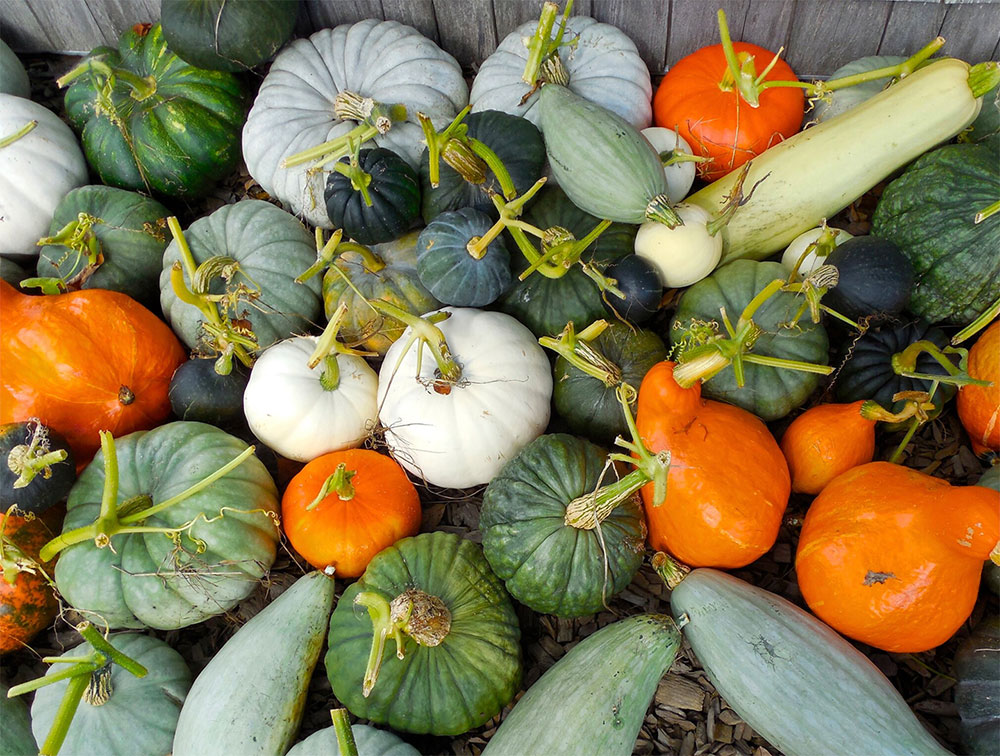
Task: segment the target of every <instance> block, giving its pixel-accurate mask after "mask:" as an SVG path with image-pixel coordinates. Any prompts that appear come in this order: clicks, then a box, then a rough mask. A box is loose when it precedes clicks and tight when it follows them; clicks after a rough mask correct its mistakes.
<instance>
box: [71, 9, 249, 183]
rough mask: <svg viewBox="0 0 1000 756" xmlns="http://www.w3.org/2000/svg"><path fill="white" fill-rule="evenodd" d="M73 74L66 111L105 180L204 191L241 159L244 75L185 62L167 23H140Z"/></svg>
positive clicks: (86, 152) (105, 181)
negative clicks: (166, 33) (171, 44)
mask: <svg viewBox="0 0 1000 756" xmlns="http://www.w3.org/2000/svg"><path fill="white" fill-rule="evenodd" d="M94 61H96V62H97V64H96V66H95V65H94ZM87 66H91V67H90V68H89V70H88V69H87V68H86V67H87ZM107 66H110V67H111V71H112V72H113V75H111V76H110V77H109V76H108V73H109V72H108V69H107ZM71 73H77V75H76V76H75V78H74V80H73V83H72V84H71V85H70V88H69V89H68V90H67V92H66V115H67V116H68V117H69V121H70V123H71V124H72V125H73V127H74V128H76V129H77V130H78V131H82V132H83V138H82V141H83V151H84V154H85V155H86V156H87V162H88V163H90V166H91V167H92V168H93V169H94V170H95V171H96V172H97V174H98V176H100V178H101V181H102V182H103V183H105V184H108V185H109V186H118V187H121V188H123V189H134V190H136V191H147V192H148V191H154V192H159V193H161V194H165V195H167V196H170V197H188V196H198V195H202V194H204V193H205V192H207V191H208V190H209V188H210V187H211V186H212V184H214V183H215V182H216V181H218V180H219V179H221V178H223V177H224V176H225V175H226V174H228V173H230V172H231V171H233V170H234V169H235V168H236V166H237V164H238V163H239V158H240V130H241V128H242V127H243V121H244V118H245V116H246V108H245V105H244V96H243V89H242V86H241V85H240V82H239V80H237V79H236V78H235V77H234V76H233V75H232V74H229V73H222V72H218V71H205V70H203V69H200V68H195V67H194V66H190V65H188V64H187V63H185V62H184V61H183V60H181V59H180V58H179V57H177V56H176V55H175V54H174V53H172V52H171V51H170V50H169V49H167V45H166V40H165V39H164V38H163V33H162V31H161V29H160V25H159V24H155V25H154V26H152V27H149V28H147V27H144V26H142V25H136V26H134V27H132V28H131V29H129V30H128V31H127V32H125V34H123V35H122V37H121V39H120V40H119V41H118V49H117V50H115V49H113V48H109V47H98V48H96V49H94V50H92V51H91V53H90V56H89V58H88V59H87V61H85V62H84V63H83V64H81V68H78V69H74V72H71ZM108 82H111V84H110V86H108Z"/></svg>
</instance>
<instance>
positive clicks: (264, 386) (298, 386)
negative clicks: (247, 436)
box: [243, 336, 378, 462]
mask: <svg viewBox="0 0 1000 756" xmlns="http://www.w3.org/2000/svg"><path fill="white" fill-rule="evenodd" d="M318 341H319V339H317V338H316V337H315V336H297V337H295V338H292V339H287V340H285V341H282V342H279V343H277V344H275V345H274V346H271V347H269V348H268V349H266V350H265V351H264V353H263V354H262V355H261V356H260V357H259V358H258V360H257V362H256V363H255V364H254V366H253V371H252V372H251V373H250V382H249V383H248V384H247V387H246V391H244V392H243V411H244V413H245V414H246V418H247V423H248V424H249V425H250V430H252V431H253V432H254V435H255V436H257V438H259V439H260V440H261V441H263V442H264V443H265V444H267V445H268V446H269V447H271V448H272V449H274V451H276V452H278V454H280V455H281V456H283V457H287V458H288V459H294V460H297V461H299V462H308V461H309V460H311V459H315V458H316V457H318V456H320V455H321V454H326V453H327V452H332V451H340V450H341V449H351V448H354V447H356V446H360V445H361V442H362V441H364V440H365V438H367V436H368V434H369V432H370V431H371V430H372V429H373V428H374V427H375V424H376V422H377V417H378V406H377V404H376V391H377V388H378V377H377V376H376V375H375V371H374V370H372V368H371V367H369V365H368V363H367V362H365V361H364V359H362V358H361V357H355V356H354V355H350V354H338V355H331V357H330V359H334V360H336V364H337V371H336V372H337V377H336V379H335V385H331V382H330V381H329V380H328V379H326V378H325V377H324V376H325V371H327V365H326V363H325V361H320V363H319V364H318V365H317V366H316V367H314V368H310V367H309V365H308V362H309V358H310V356H311V355H312V353H313V350H315V348H316V344H317V343H318ZM327 386H331V387H330V388H327Z"/></svg>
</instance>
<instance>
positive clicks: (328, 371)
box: [306, 302, 377, 391]
mask: <svg viewBox="0 0 1000 756" xmlns="http://www.w3.org/2000/svg"><path fill="white" fill-rule="evenodd" d="M346 317H347V303H346V302H341V303H340V305H339V306H338V307H337V309H336V311H335V312H334V313H333V317H332V318H330V322H329V323H327V324H326V328H324V329H323V333H322V334H321V335H320V337H319V339H317V340H316V348H315V349H314V350H313V352H312V354H311V355H309V361H308V362H307V363H306V365H307V366H308V367H309V369H310V370H313V369H315V368H316V367H317V366H318V365H319V363H320V362H322V363H323V372H322V374H321V375H320V378H319V383H320V385H321V386H322V387H323V390H324V391H336V390H337V388H338V387H339V386H340V364H339V363H338V362H337V356H338V355H341V354H347V355H354V356H356V357H375V356H377V355H376V354H375V353H374V352H365V351H362V350H360V349H352V348H351V347H348V346H345V345H344V344H342V343H341V342H339V341H338V340H337V334H338V333H339V332H340V328H341V326H343V324H344V319H345V318H346Z"/></svg>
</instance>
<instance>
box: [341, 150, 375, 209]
mask: <svg viewBox="0 0 1000 756" xmlns="http://www.w3.org/2000/svg"><path fill="white" fill-rule="evenodd" d="M348 148H349V149H350V150H351V153H350V156H349V160H348V162H346V163H344V162H341V161H342V160H343V158H341V159H340V160H338V161H337V162H336V163H334V164H333V170H335V171H336V172H337V173H339V174H340V175H341V176H344V177H345V178H347V179H350V182H351V188H352V189H353V190H354V191H356V192H361V199H362V200H364V203H365V206H367V207H371V206H372V195H371V192H369V191H368V187H369V185H370V184H371V183H372V175H371V174H370V173H368V172H366V171H365V170H363V169H362V168H361V145H360V143H355V142H353V141H350V140H348Z"/></svg>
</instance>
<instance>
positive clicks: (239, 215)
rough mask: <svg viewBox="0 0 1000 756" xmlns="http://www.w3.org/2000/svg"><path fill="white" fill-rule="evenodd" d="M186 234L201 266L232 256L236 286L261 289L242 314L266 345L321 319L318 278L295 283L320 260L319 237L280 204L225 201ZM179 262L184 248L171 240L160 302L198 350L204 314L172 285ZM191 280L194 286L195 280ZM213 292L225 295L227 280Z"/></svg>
mask: <svg viewBox="0 0 1000 756" xmlns="http://www.w3.org/2000/svg"><path fill="white" fill-rule="evenodd" d="M184 237H185V238H186V239H187V242H188V244H189V245H190V246H191V254H192V256H193V257H194V260H195V264H196V265H197V264H200V263H203V262H204V261H205V260H207V259H208V258H210V257H214V256H216V255H224V256H227V257H231V258H233V259H234V260H236V261H237V262H238V263H239V265H240V268H241V275H235V276H233V280H232V286H235V285H236V284H239V283H243V284H246V285H247V286H248V287H249V288H250V289H251V290H255V289H257V288H258V287H259V288H260V290H261V295H260V299H259V300H258V301H257V302H256V305H257V306H246V307H245V310H246V314H245V315H243V314H240V315H239V317H245V318H246V319H247V320H249V321H250V324H251V326H252V328H253V332H254V333H255V334H256V335H257V341H258V344H259V346H260V348H261V349H264V348H265V347H268V346H270V345H271V344H273V343H274V342H276V341H280V340H281V339H284V338H287V337H288V336H291V335H293V334H295V333H300V332H303V331H308V330H309V328H310V325H311V324H312V323H315V322H316V321H317V320H318V319H319V317H320V312H321V309H320V308H321V299H320V281H319V279H318V278H316V277H313V278H311V279H309V280H308V281H306V282H305V284H297V283H295V277H296V276H298V275H299V274H300V273H302V272H303V271H305V270H306V268H308V267H309V266H310V265H312V264H313V262H315V260H316V244H315V241H314V240H313V237H312V235H311V234H310V233H309V232H308V231H306V229H305V227H304V226H303V225H302V224H301V223H299V222H298V221H297V220H296V219H295V218H293V217H292V216H291V215H289V214H288V213H286V212H285V211H284V210H282V209H281V208H279V207H275V206H274V205H272V204H270V203H269V202H264V201H262V200H241V201H239V202H237V203H235V204H232V205H224V206H222V207H221V208H219V209H218V210H216V211H215V212H214V213H212V214H211V215H208V216H206V217H204V218H199V219H198V220H196V221H195V222H194V223H192V224H191V225H190V226H189V227H188V228H187V229H185V231H184ZM180 260H181V252H180V246H179V245H178V244H177V242H176V241H172V242H170V245H169V246H168V247H167V249H166V251H165V252H164V253H163V271H162V272H161V273H160V306H161V307H162V308H163V314H164V316H165V317H166V319H167V321H168V322H169V323H170V325H171V327H172V328H173V329H174V332H175V333H176V334H177V335H178V336H180V338H181V341H183V342H184V343H185V344H186V345H187V346H188V347H190V348H192V349H194V348H195V347H196V346H197V344H198V342H199V338H200V335H201V334H200V331H201V323H202V319H203V315H202V313H201V311H200V310H198V308H196V307H193V306H192V305H189V304H185V303H184V302H181V301H180V300H179V299H178V298H177V296H176V295H175V294H174V290H173V288H172V287H171V285H170V269H171V266H172V265H173V263H174V262H175V261H180ZM185 280H187V274H186V273H185ZM187 284H188V286H189V287H190V285H191V282H190V281H187ZM210 291H211V292H212V293H213V294H222V293H224V292H225V283H224V282H223V281H222V280H221V279H220V278H215V279H214V280H213V281H212V285H211V287H210ZM242 311H243V310H240V312H241V313H242Z"/></svg>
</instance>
